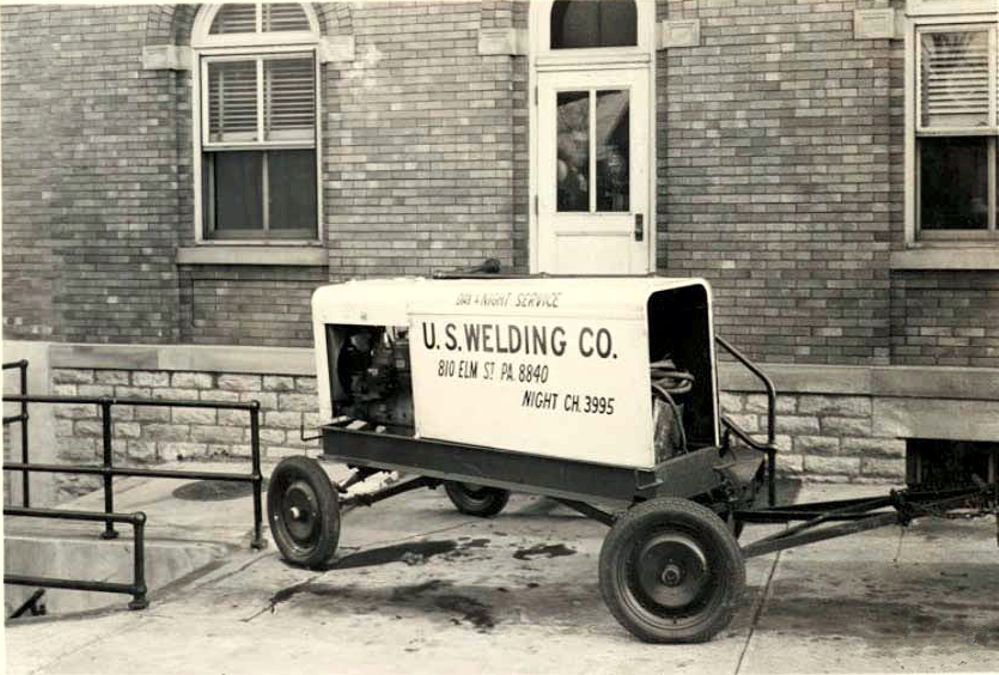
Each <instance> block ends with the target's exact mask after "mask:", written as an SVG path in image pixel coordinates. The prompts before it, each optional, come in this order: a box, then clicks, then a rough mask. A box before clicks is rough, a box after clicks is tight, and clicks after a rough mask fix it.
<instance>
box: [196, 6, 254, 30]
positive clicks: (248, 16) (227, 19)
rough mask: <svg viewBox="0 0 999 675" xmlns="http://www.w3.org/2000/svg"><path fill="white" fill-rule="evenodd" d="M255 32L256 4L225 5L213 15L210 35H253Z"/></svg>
mask: <svg viewBox="0 0 999 675" xmlns="http://www.w3.org/2000/svg"><path fill="white" fill-rule="evenodd" d="M256 31H257V5H256V4H226V5H223V6H222V8H221V9H220V10H219V11H218V14H216V15H215V20H214V21H212V27H211V29H210V30H209V31H208V32H209V34H211V35H225V34H227V33H255V32H256Z"/></svg>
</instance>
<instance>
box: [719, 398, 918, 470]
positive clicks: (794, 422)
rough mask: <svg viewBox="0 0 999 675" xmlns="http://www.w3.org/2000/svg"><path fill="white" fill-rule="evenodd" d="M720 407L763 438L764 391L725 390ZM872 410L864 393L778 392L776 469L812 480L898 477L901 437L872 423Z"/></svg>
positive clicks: (902, 465)
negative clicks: (778, 451)
mask: <svg viewBox="0 0 999 675" xmlns="http://www.w3.org/2000/svg"><path fill="white" fill-rule="evenodd" d="M721 406H722V410H723V411H724V412H725V414H726V415H728V416H729V417H730V418H731V419H732V421H733V422H735V423H736V424H738V425H739V426H741V427H742V428H743V429H745V430H746V431H748V432H750V433H751V434H752V435H753V437H754V438H757V439H759V440H761V441H763V440H766V430H767V426H766V425H767V399H766V396H764V395H763V394H751V393H731V392H725V393H723V394H722V395H721ZM873 411H874V401H873V397H870V396H827V395H810V394H779V395H778V397H777V447H778V448H779V450H780V455H779V457H778V463H777V465H778V467H779V469H780V470H781V473H783V474H786V475H801V474H807V477H808V479H809V480H817V481H856V482H881V481H892V482H901V481H903V480H904V479H905V445H906V444H905V440H904V439H901V438H898V437H897V436H893V435H891V433H890V432H889V430H887V429H885V428H881V427H880V425H875V424H874V417H873Z"/></svg>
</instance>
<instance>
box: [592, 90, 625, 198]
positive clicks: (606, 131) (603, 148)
mask: <svg viewBox="0 0 999 675" xmlns="http://www.w3.org/2000/svg"><path fill="white" fill-rule="evenodd" d="M629 116H630V115H629V106H628V91H627V90H621V91H598V92H597V120H596V121H597V124H596V127H597V130H596V133H597V138H596V145H597V186H596V189H597V211H627V210H629V204H628V195H629V192H630V190H629V189H628V187H629V184H628V167H629V157H630V153H629V148H628V118H629Z"/></svg>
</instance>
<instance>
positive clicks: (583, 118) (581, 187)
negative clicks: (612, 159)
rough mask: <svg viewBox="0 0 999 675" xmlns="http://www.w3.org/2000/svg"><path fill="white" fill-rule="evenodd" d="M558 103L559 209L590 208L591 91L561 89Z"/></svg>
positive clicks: (557, 177)
mask: <svg viewBox="0 0 999 675" xmlns="http://www.w3.org/2000/svg"><path fill="white" fill-rule="evenodd" d="M556 105H557V108H556V115H557V116H558V124H557V129H558V144H557V145H558V151H557V154H558V157H557V160H556V161H557V166H556V173H555V178H556V181H557V182H558V186H557V188H558V210H559V211H589V210H590V92H588V91H562V92H559V93H558V95H557V99H556Z"/></svg>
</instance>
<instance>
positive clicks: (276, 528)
mask: <svg viewBox="0 0 999 675" xmlns="http://www.w3.org/2000/svg"><path fill="white" fill-rule="evenodd" d="M296 484H301V485H302V486H303V487H305V488H307V489H309V490H311V492H312V494H313V495H314V497H315V505H316V508H315V509H314V511H313V512H312V514H311V515H312V517H313V518H314V519H315V524H314V526H313V527H312V528H311V530H312V532H314V534H315V536H314V541H310V542H308V543H306V544H305V545H302V544H301V543H300V542H298V541H296V540H295V538H294V536H293V535H292V534H291V533H290V532H289V531H288V525H287V523H286V520H285V519H286V518H287V517H289V514H288V513H286V512H285V511H284V509H283V508H282V504H283V501H284V497H285V493H286V492H287V490H288V489H289V488H290V487H292V486H293V485H296ZM267 520H268V523H269V524H270V528H271V535H272V536H273V537H274V543H275V544H277V547H278V550H279V551H280V552H281V557H282V558H284V559H285V560H286V561H287V562H289V563H291V564H293V565H299V566H302V567H309V568H314V567H319V566H321V565H322V564H323V563H325V562H327V561H328V560H329V559H330V558H332V557H333V554H334V553H336V547H337V543H338V542H339V540H340V498H339V495H338V494H337V491H336V490H335V489H334V487H333V483H332V482H330V479H329V477H328V476H327V475H326V472H325V471H323V468H322V467H321V466H320V465H319V462H317V461H316V460H314V459H311V458H309V457H303V456H296V457H287V458H285V459H283V460H281V462H280V463H279V464H278V465H277V466H276V467H275V468H274V471H273V473H272V474H271V478H270V481H269V483H268V485H267ZM310 538H311V537H310Z"/></svg>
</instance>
